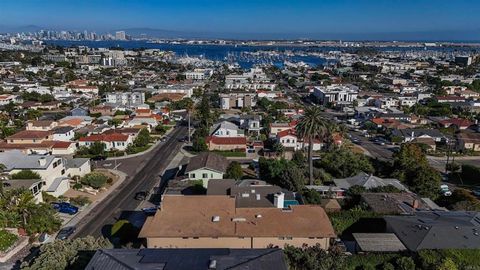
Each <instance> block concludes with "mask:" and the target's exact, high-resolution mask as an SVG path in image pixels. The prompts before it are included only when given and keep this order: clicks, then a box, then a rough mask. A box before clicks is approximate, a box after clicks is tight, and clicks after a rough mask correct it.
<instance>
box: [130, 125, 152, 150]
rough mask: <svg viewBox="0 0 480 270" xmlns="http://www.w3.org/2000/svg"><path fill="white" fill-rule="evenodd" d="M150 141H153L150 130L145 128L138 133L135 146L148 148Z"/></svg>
mask: <svg viewBox="0 0 480 270" xmlns="http://www.w3.org/2000/svg"><path fill="white" fill-rule="evenodd" d="M150 140H151V138H150V133H149V132H148V129H146V128H143V129H142V130H140V132H139V133H138V136H137V138H136V139H135V141H134V142H133V144H134V145H135V146H136V147H144V146H147V145H148V144H149V143H150Z"/></svg>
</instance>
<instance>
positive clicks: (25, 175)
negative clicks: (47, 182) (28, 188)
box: [11, 170, 41, 179]
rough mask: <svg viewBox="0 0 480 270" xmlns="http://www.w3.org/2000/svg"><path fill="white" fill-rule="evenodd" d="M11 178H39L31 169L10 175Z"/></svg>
mask: <svg viewBox="0 0 480 270" xmlns="http://www.w3.org/2000/svg"><path fill="white" fill-rule="evenodd" d="M11 177H12V179H40V178H41V177H40V175H39V174H38V173H37V172H34V171H31V170H23V171H19V172H17V173H14V174H12V175H11Z"/></svg>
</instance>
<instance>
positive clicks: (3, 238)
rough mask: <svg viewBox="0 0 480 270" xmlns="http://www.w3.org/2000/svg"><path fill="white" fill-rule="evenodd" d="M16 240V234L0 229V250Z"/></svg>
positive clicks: (3, 249) (7, 247)
mask: <svg viewBox="0 0 480 270" xmlns="http://www.w3.org/2000/svg"><path fill="white" fill-rule="evenodd" d="M17 240H18V236H16V235H15V234H13V233H9V232H7V231H5V230H0V251H7V250H8V249H9V248H10V247H11V246H13V244H15V242H16V241H17Z"/></svg>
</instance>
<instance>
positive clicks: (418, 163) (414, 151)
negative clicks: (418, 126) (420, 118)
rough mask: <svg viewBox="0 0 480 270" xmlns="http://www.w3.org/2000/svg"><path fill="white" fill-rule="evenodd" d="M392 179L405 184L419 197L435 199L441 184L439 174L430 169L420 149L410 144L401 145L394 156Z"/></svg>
mask: <svg viewBox="0 0 480 270" xmlns="http://www.w3.org/2000/svg"><path fill="white" fill-rule="evenodd" d="M393 164H394V168H395V171H394V173H393V176H394V177H397V178H398V179H399V180H400V181H402V182H404V183H405V184H407V186H409V187H410V189H411V190H412V191H414V192H415V193H418V194H419V195H420V196H426V197H430V198H432V199H435V198H437V197H438V191H439V186H440V183H441V176H440V173H439V172H437V171H436V170H435V169H433V168H432V167H430V165H429V163H428V160H427V157H426V155H425V153H423V151H422V149H421V148H420V147H419V146H418V145H416V144H412V143H407V144H403V145H402V146H401V147H400V151H398V152H397V153H395V155H394V162H393Z"/></svg>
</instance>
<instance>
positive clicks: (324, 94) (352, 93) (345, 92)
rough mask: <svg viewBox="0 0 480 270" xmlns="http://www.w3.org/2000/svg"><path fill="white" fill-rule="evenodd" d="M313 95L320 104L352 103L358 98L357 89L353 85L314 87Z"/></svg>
mask: <svg viewBox="0 0 480 270" xmlns="http://www.w3.org/2000/svg"><path fill="white" fill-rule="evenodd" d="M313 95H314V96H315V97H316V98H317V100H318V101H319V103H320V104H322V105H327V104H328V103H337V102H347V103H353V101H354V100H355V99H357V97H358V87H357V86H354V85H343V84H332V85H329V86H315V87H314V89H313Z"/></svg>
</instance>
